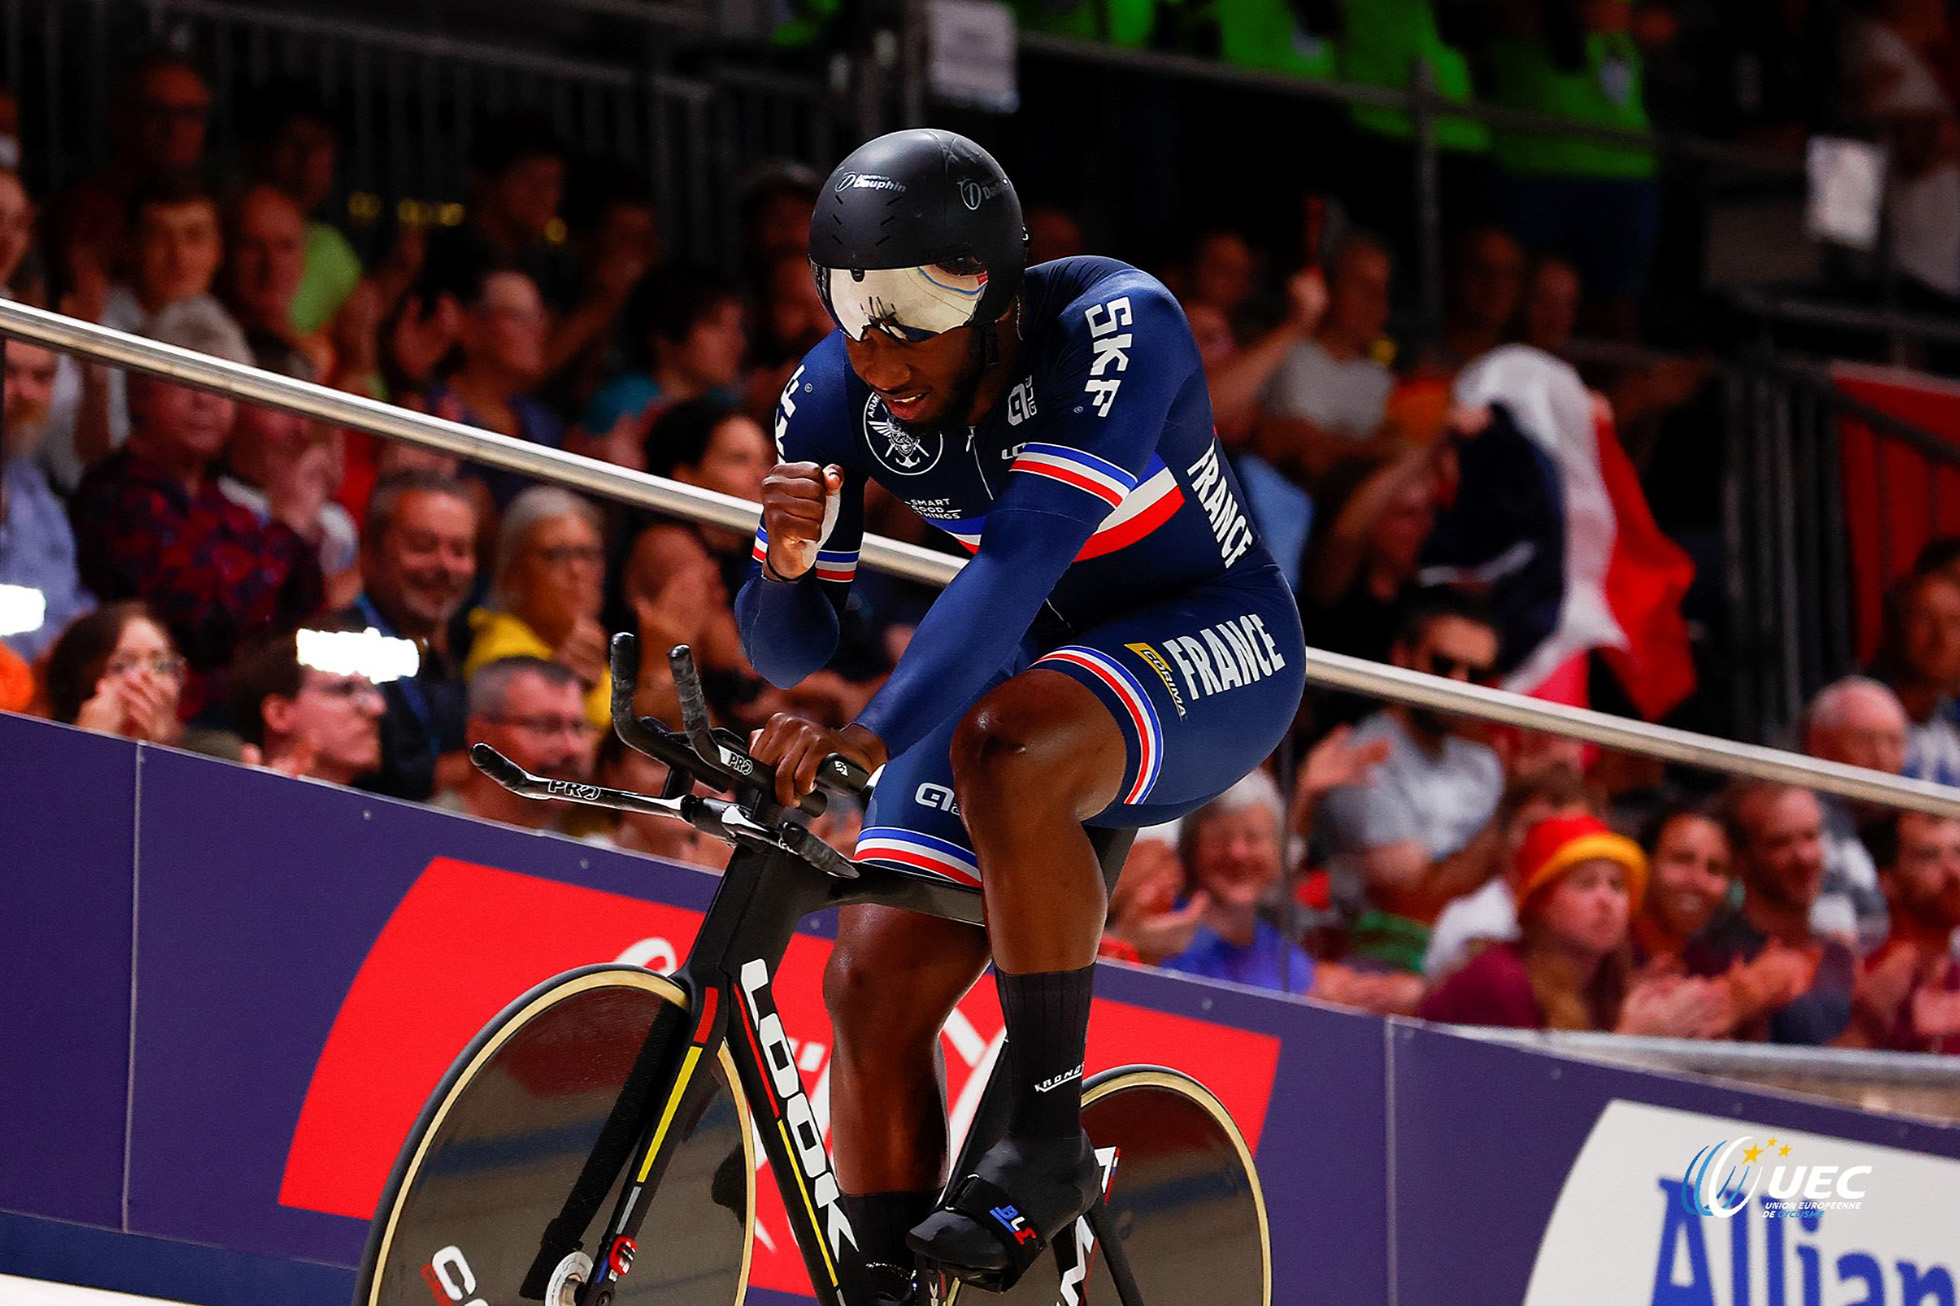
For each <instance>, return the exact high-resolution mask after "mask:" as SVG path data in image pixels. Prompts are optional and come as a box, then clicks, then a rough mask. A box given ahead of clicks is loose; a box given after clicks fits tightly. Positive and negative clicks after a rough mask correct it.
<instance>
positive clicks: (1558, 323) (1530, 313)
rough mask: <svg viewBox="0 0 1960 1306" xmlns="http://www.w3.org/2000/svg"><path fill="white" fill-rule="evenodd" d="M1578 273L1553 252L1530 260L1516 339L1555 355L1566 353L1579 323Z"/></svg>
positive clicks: (1525, 276)
mask: <svg viewBox="0 0 1960 1306" xmlns="http://www.w3.org/2000/svg"><path fill="white" fill-rule="evenodd" d="M1580 299H1581V295H1580V283H1579V273H1578V272H1577V270H1575V269H1574V268H1573V266H1572V265H1571V264H1570V263H1567V262H1566V261H1565V260H1564V259H1562V258H1559V257H1558V256H1556V255H1553V254H1540V255H1539V256H1538V257H1536V258H1534V259H1532V260H1531V264H1530V266H1529V267H1528V268H1526V270H1525V274H1524V306H1523V308H1522V309H1521V310H1520V311H1519V313H1518V343H1520V344H1525V345H1530V346H1531V347H1532V348H1533V349H1539V350H1543V351H1544V352H1545V353H1548V354H1552V355H1554V356H1556V357H1560V358H1563V357H1564V356H1565V347H1566V346H1567V345H1569V344H1571V343H1572V331H1573V328H1575V327H1576V326H1578V324H1579V302H1580Z"/></svg>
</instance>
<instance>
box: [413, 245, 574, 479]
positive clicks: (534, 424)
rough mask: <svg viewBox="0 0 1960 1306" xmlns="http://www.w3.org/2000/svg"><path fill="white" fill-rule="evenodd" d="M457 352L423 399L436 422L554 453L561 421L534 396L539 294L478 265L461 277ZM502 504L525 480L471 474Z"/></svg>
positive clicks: (538, 376)
mask: <svg viewBox="0 0 1960 1306" xmlns="http://www.w3.org/2000/svg"><path fill="white" fill-rule="evenodd" d="M460 278H461V279H460V281H459V283H458V286H457V289H458V291H459V293H458V296H457V304H458V306H459V307H460V310H461V314H460V316H459V317H458V319H457V328H456V349H455V351H454V354H453V361H451V362H450V364H449V365H448V366H447V367H446V368H444V369H442V370H440V371H439V374H438V376H437V379H436V380H434V381H433V382H431V383H430V385H429V388H428V390H427V392H426V393H425V394H424V395H423V399H422V402H423V406H424V407H425V408H426V409H427V411H429V412H431V413H434V414H435V415H436V416H437V417H442V418H446V419H448V420H449V421H452V422H461V423H463V424H464V425H466V426H474V427H476V428H478V429H479V430H484V431H494V432H496V433H497V434H498V435H503V436H509V437H510V438H512V439H514V440H528V441H530V442H531V443H532V444H542V445H546V446H548V447H550V448H553V449H555V448H557V447H558V446H560V445H561V444H563V443H564V442H565V427H564V423H562V422H560V421H559V420H558V415H557V414H556V413H553V412H552V411H551V409H549V408H547V407H546V406H545V405H544V404H543V403H542V402H540V401H539V400H538V399H536V398H535V397H534V396H533V394H532V389H533V387H535V386H536V385H537V384H538V383H539V382H540V381H542V380H543V379H544V347H545V330H546V326H547V319H546V316H545V309H544V304H543V302H542V301H541V300H540V299H539V298H538V288H537V286H536V285H535V284H534V283H533V282H532V280H531V278H530V277H529V276H527V275H525V274H524V273H522V272H520V271H518V270H517V269H515V268H509V267H501V268H500V267H495V266H482V267H480V268H478V269H475V270H470V271H463V272H461V273H460ZM473 475H475V476H476V477H477V478H478V479H480V480H482V481H483V482H484V483H485V484H486V485H488V486H489V487H490V493H491V495H492V497H494V498H495V499H496V501H497V502H498V503H499V504H508V503H509V502H510V501H511V500H512V499H513V498H515V497H516V496H517V494H518V492H519V491H520V490H522V489H523V488H524V486H525V485H526V484H528V482H527V481H526V480H525V479H524V478H523V477H522V476H519V475H518V474H517V473H515V472H507V471H503V470H502V469H490V468H479V469H476V470H475V471H474V472H473Z"/></svg>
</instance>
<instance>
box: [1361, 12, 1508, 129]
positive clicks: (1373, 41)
mask: <svg viewBox="0 0 1960 1306" xmlns="http://www.w3.org/2000/svg"><path fill="white" fill-rule="evenodd" d="M1418 58H1421V59H1427V60H1428V61H1429V68H1430V72H1431V74H1432V75H1433V78H1434V85H1435V89H1436V93H1437V94H1438V95H1440V96H1442V97H1443V98H1444V99H1446V100H1453V101H1455V102H1456V103H1458V104H1467V103H1469V102H1470V101H1471V99H1473V98H1474V95H1473V92H1472V90H1471V86H1470V61H1469V60H1467V59H1465V58H1464V57H1463V53H1462V51H1460V50H1458V49H1456V48H1455V47H1454V46H1451V45H1447V44H1445V43H1444V41H1443V36H1442V33H1441V32H1439V31H1437V30H1436V11H1435V10H1434V9H1432V8H1431V7H1430V4H1429V0H1353V3H1351V4H1350V5H1349V6H1348V15H1347V31H1346V33H1345V34H1344V35H1343V36H1342V38H1341V51H1340V69H1341V76H1342V77H1343V78H1345V79H1346V80H1348V81H1350V82H1360V83H1362V84H1363V85H1367V86H1386V87H1391V88H1393V89H1395V90H1406V89H1407V88H1408V86H1409V84H1410V81H1411V80H1412V78H1413V76H1414V72H1415V61H1416V60H1417V59H1418ZM1353 113H1354V121H1355V125H1356V126H1358V127H1361V128H1363V129H1365V130H1367V131H1371V132H1375V133H1377V134H1379V135H1382V136H1392V137H1395V138H1396V139H1398V140H1413V139H1414V138H1415V134H1416V129H1415V124H1414V123H1413V122H1412V121H1410V119H1409V115H1408V114H1407V113H1405V112H1403V111H1402V110H1401V109H1389V108H1383V107H1379V106H1376V105H1372V104H1357V105H1355V106H1354V110H1353ZM1436 143H1437V144H1438V145H1439V146H1441V147H1442V148H1444V149H1446V150H1464V151H1469V152H1472V153H1482V152H1484V151H1486V150H1488V149H1489V148H1490V131H1489V129H1488V128H1486V127H1485V126H1484V125H1483V124H1482V123H1480V122H1477V121H1475V120H1473V119H1470V118H1455V117H1447V116H1445V117H1439V118H1437V119H1436Z"/></svg>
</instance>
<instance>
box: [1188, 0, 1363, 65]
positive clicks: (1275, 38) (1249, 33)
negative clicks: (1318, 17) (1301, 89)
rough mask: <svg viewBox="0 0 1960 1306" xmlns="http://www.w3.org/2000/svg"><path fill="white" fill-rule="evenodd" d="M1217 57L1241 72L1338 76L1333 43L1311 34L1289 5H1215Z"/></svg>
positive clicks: (1233, 0) (1240, 1)
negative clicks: (1255, 70) (1254, 70)
mask: <svg viewBox="0 0 1960 1306" xmlns="http://www.w3.org/2000/svg"><path fill="white" fill-rule="evenodd" d="M1217 14H1218V39H1219V53H1221V54H1222V55H1224V57H1225V62H1227V63H1235V64H1238V65H1240V66H1242V67H1245V68H1271V69H1273V70H1275V71H1278V72H1286V73H1297V74H1299V75H1300V76H1302V77H1324V78H1327V79H1329V80H1332V79H1333V78H1335V77H1337V76H1339V75H1340V69H1339V67H1338V65H1337V56H1336V54H1335V50H1334V42H1333V40H1332V39H1331V38H1330V37H1328V36H1326V35H1323V34H1321V33H1317V32H1309V31H1307V30H1306V29H1305V28H1303V27H1301V26H1300V24H1299V22H1298V21H1297V20H1296V19H1295V18H1294V17H1293V6H1292V5H1290V4H1289V3H1287V0H1218V8H1217Z"/></svg>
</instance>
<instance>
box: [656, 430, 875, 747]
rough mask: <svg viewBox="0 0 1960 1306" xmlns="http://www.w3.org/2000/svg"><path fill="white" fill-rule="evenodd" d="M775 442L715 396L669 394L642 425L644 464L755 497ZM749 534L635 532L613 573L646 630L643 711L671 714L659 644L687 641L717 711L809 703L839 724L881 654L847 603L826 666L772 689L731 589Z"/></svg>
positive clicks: (688, 528)
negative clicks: (751, 650) (752, 656)
mask: <svg viewBox="0 0 1960 1306" xmlns="http://www.w3.org/2000/svg"><path fill="white" fill-rule="evenodd" d="M774 465H775V450H774V447H773V446H772V445H771V444H770V442H769V437H768V435H766V434H765V433H764V432H763V429H762V428H761V427H760V426H758V425H756V424H755V422H754V421H752V420H751V419H750V418H749V417H748V416H747V415H746V414H744V413H742V412H741V411H740V410H738V409H736V408H733V407H730V406H729V405H727V404H723V403H721V402H719V401H716V400H713V399H698V400H693V401H690V402H687V403H682V404H676V405H674V406H673V407H671V408H668V409H666V410H665V411H664V412H662V413H661V415H660V419H659V420H658V421H656V422H655V423H654V425H653V430H652V431H651V432H649V434H648V436H647V470H648V471H651V472H653V473H654V474H656V475H659V476H666V477H670V478H671V479H673V480H677V481H679V482H681V483H682V484H684V485H696V486H700V487H701V488H703V489H708V490H714V491H717V492H719V493H722V494H728V495H733V496H734V497H736V498H738V499H748V500H751V501H755V500H759V499H760V498H761V497H762V480H763V477H764V476H766V475H767V474H768V473H769V470H770V469H771V468H772V467H773V466H774ZM754 541H755V537H754V536H753V535H752V534H746V533H744V534H737V533H736V532H734V531H729V530H724V529H722V528H719V527H714V526H702V525H695V524H689V523H681V522H655V523H654V524H653V525H651V526H649V527H647V528H646V529H645V530H643V531H642V532H640V534H639V536H638V538H637V539H635V541H634V543H633V548H632V551H631V553H630V554H629V555H628V557H627V561H626V565H625V567H624V569H623V572H622V575H621V592H622V595H623V597H624V598H625V600H626V602H627V604H628V605H629V606H630V607H631V609H632V612H633V617H634V620H635V621H636V622H637V624H638V626H639V628H640V629H641V631H642V632H644V634H645V642H644V647H643V651H644V652H645V653H646V654H647V658H646V660H645V665H644V666H643V668H642V672H641V676H642V679H641V686H640V688H641V700H642V707H641V710H642V711H644V712H646V713H647V714H649V715H653V716H658V717H661V718H662V719H663V720H674V719H675V717H674V715H673V713H674V712H675V711H677V706H676V704H675V703H674V702H673V700H672V697H671V695H672V684H673V679H672V671H671V670H670V669H669V667H668V666H667V659H666V650H667V649H670V648H672V647H673V646H674V645H675V644H687V645H689V646H690V647H692V648H693V649H694V650H695V660H696V662H697V663H698V665H699V666H700V668H701V671H702V678H703V681H704V684H705V686H706V689H707V692H708V701H709V704H710V706H711V707H713V708H714V709H715V710H716V714H717V715H718V716H720V717H722V718H723V719H726V720H730V721H733V722H736V723H740V724H746V725H751V726H753V725H760V724H761V723H762V722H764V721H766V720H767V719H768V718H769V716H770V715H772V714H773V713H774V712H777V711H781V710H794V711H798V712H805V713H808V714H810V715H811V716H813V717H815V718H816V719H818V720H822V721H825V722H829V723H832V724H834V725H839V726H841V725H843V724H845V723H847V722H849V721H850V720H851V719H852V718H853V717H855V716H856V715H857V714H858V712H859V711H861V710H862V709H863V707H864V705H865V703H867V702H868V701H869V700H870V697H871V694H872V692H873V691H874V690H875V689H876V688H877V684H878V682H879V681H880V680H881V678H882V677H883V675H884V673H885V672H886V671H888V670H889V669H890V667H889V662H888V660H887V659H886V658H885V657H884V655H883V651H882V649H880V648H879V647H878V645H877V641H876V638H875V636H874V635H873V634H872V632H871V631H870V630H869V629H868V627H867V626H866V623H865V621H864V618H863V615H862V613H861V612H860V611H857V610H855V609H854V608H853V607H850V606H847V607H846V609H845V611H844V613H843V616H842V621H841V631H840V638H839V643H838V652H837V654H836V655H835V656H833V658H832V659H831V666H830V667H827V668H825V669H823V670H820V671H817V672H814V673H812V674H811V675H810V676H808V677H806V678H805V679H804V680H803V681H802V683H801V684H799V685H797V686H796V687H795V688H794V689H791V690H780V691H779V690H774V689H772V688H770V686H769V685H768V684H767V683H766V682H764V681H763V679H762V678H761V677H760V676H758V675H757V674H756V672H755V668H754V667H753V666H751V665H750V664H749V660H748V659H747V658H746V657H745V656H743V654H742V648H741V637H740V634H739V633H738V631H737V629H736V624H735V613H734V609H733V608H732V606H731V604H730V596H731V595H733V594H736V593H739V592H740V591H741V588H742V584H743V582H744V581H745V580H746V579H747V578H748V575H749V571H750V569H751V568H752V567H753V565H754V562H753V557H754Z"/></svg>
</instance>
